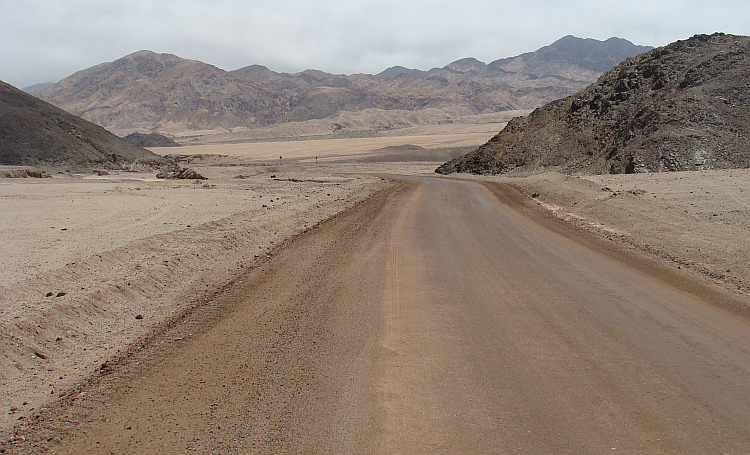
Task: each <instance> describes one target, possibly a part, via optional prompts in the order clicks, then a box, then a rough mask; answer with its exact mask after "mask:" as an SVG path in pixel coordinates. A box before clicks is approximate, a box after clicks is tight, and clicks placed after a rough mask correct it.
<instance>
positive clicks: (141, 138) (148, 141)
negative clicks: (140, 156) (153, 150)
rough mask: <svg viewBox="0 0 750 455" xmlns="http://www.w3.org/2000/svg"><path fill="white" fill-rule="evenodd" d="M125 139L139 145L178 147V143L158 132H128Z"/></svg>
mask: <svg viewBox="0 0 750 455" xmlns="http://www.w3.org/2000/svg"><path fill="white" fill-rule="evenodd" d="M124 139H125V140H126V141H129V142H132V143H133V144H136V145H139V146H141V147H179V146H180V144H178V143H177V142H175V141H173V140H172V139H170V138H168V137H166V136H164V135H162V134H159V133H148V134H146V133H130V134H128V135H127V136H125V138H124Z"/></svg>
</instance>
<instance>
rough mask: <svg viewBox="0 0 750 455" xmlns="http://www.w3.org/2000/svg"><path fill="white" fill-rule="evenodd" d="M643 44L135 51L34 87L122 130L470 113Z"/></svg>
mask: <svg viewBox="0 0 750 455" xmlns="http://www.w3.org/2000/svg"><path fill="white" fill-rule="evenodd" d="M647 49H649V48H647V47H643V46H635V45H633V44H632V43H630V42H628V41H625V40H622V39H614V38H613V39H610V40H607V41H603V42H602V41H596V40H583V39H579V38H574V37H565V38H563V39H561V40H559V41H557V42H555V43H553V44H552V45H550V46H546V47H545V48H542V49H540V50H539V51H536V52H533V53H529V54H524V55H522V56H518V57H514V58H510V59H504V60H498V61H496V62H492V63H490V64H489V65H487V64H484V63H482V62H479V61H478V60H475V59H463V60H459V61H456V62H453V63H451V64H450V65H447V66H446V67H444V68H439V69H433V70H430V71H428V72H424V71H419V70H406V69H404V70H399V68H391V69H389V70H386V71H384V72H383V73H381V74H378V75H369V74H355V75H335V74H329V73H325V72H323V71H318V70H307V71H303V72H301V73H296V74H287V73H276V72H274V71H271V70H269V69H268V68H266V67H263V66H260V65H252V66H248V67H245V68H241V69H238V70H235V71H231V72H226V71H223V70H221V69H219V68H216V67H214V66H211V65H207V64H205V63H201V62H197V61H193V60H186V59H181V58H179V57H176V56H174V55H169V54H155V53H153V52H149V51H141V52H137V53H135V54H132V55H129V56H127V57H124V58H122V59H119V60H117V61H115V62H112V63H104V64H101V65H98V66H96V67H93V68H89V69H87V70H84V71H81V72H79V73H76V74H74V75H72V76H70V77H68V78H66V79H63V80H62V81H60V82H58V83H57V84H55V85H53V86H51V87H48V88H46V89H44V90H40V91H37V92H35V95H37V96H39V97H40V98H42V99H44V100H47V101H49V102H51V103H53V104H55V105H57V106H59V107H62V108H63V109H65V110H67V111H69V112H72V113H74V114H76V115H80V116H82V117H83V118H86V119H88V120H90V121H93V122H95V123H97V124H100V125H102V126H104V127H106V128H108V129H110V130H111V131H115V132H117V133H118V134H122V135H125V134H128V133H131V132H134V131H140V132H144V131H148V132H159V133H162V134H167V135H173V136H174V135H183V136H185V135H188V134H201V132H216V131H221V132H227V131H236V130H241V129H247V128H255V127H258V126H264V125H270V124H277V123H282V122H294V121H306V120H313V119H323V118H326V117H329V116H331V115H336V114H338V113H340V112H344V111H349V112H352V111H361V110H365V109H381V110H403V111H419V110H424V109H451V110H455V109H456V108H460V109H463V110H464V111H466V112H471V113H474V114H479V113H487V112H497V111H502V110H509V109H531V108H535V107H538V106H541V105H543V104H544V103H546V102H549V101H552V100H554V99H557V98H560V97H562V96H566V95H569V94H571V93H574V92H575V91H577V90H580V89H581V88H583V87H584V86H585V85H586V84H588V83H590V82H593V81H594V80H595V78H596V77H597V76H599V75H600V74H601V73H602V72H604V71H605V70H607V69H609V68H611V67H612V66H614V65H615V64H616V63H617V62H619V61H621V60H623V59H624V58H627V57H630V56H633V55H636V54H638V53H640V52H643V51H645V50H647ZM398 126H404V125H394V127H398ZM406 126H408V125H406Z"/></svg>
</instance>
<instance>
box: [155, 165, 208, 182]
mask: <svg viewBox="0 0 750 455" xmlns="http://www.w3.org/2000/svg"><path fill="white" fill-rule="evenodd" d="M156 178H157V179H175V180H207V178H206V177H204V176H203V175H202V174H199V173H198V172H197V171H196V170H195V169H190V168H187V167H185V168H182V167H170V168H166V169H163V170H162V171H160V172H159V173H158V174H156Z"/></svg>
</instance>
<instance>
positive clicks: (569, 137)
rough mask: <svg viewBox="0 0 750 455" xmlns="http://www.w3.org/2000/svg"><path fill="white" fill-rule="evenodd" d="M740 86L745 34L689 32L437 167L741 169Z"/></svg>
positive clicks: (748, 131) (748, 148) (745, 162)
mask: <svg viewBox="0 0 750 455" xmlns="http://www.w3.org/2000/svg"><path fill="white" fill-rule="evenodd" d="M749 85H750V37H744V36H731V35H724V34H721V33H717V34H714V35H711V36H707V35H696V36H694V37H692V38H690V39H688V40H684V41H677V42H675V43H672V44H670V45H668V46H664V47H661V48H658V49H654V50H652V51H649V52H647V53H644V54H641V55H639V56H637V57H634V58H631V59H628V60H627V61H625V62H623V63H621V64H620V65H618V66H617V67H616V68H614V69H613V70H611V71H610V72H608V73H607V74H606V75H604V76H603V77H601V78H600V79H599V80H598V81H597V82H596V83H595V84H592V85H591V86H589V87H588V88H586V89H585V90H583V91H581V92H579V93H576V94H575V95H572V96H569V97H567V98H565V99H561V100H558V101H554V102H552V103H550V104H548V105H546V106H544V107H542V108H539V109H537V110H535V111H534V112H532V113H531V114H530V115H529V116H528V117H525V118H517V119H515V120H513V121H511V122H510V123H509V124H508V125H507V126H506V127H505V129H504V130H503V131H502V132H500V134H498V135H496V136H495V137H493V138H492V139H491V140H490V141H489V142H488V143H487V144H485V145H483V146H482V147H480V148H479V149H478V150H476V151H474V152H472V153H470V154H468V155H466V156H464V157H461V158H457V159H455V160H453V161H451V162H449V163H446V164H445V165H443V166H441V167H440V168H439V170H438V171H439V172H442V173H450V172H472V173H481V174H497V173H502V172H507V171H509V170H512V169H518V168H520V169H525V170H534V169H538V168H540V167H561V168H563V169H565V170H566V171H585V172H593V173H633V172H659V171H677V170H700V169H724V168H747V167H750V144H748V142H747V137H748V136H750V114H748V107H750V96H748V93H747V87H748V86H749Z"/></svg>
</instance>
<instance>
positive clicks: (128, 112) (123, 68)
mask: <svg viewBox="0 0 750 455" xmlns="http://www.w3.org/2000/svg"><path fill="white" fill-rule="evenodd" d="M34 94H35V95H37V96H39V97H40V98H41V99H44V100H45V101H48V102H50V103H52V104H54V105H56V106H59V107H61V108H63V109H65V110H66V111H68V112H71V113H73V114H75V115H80V116H81V117H83V118H85V119H86V120H89V121H91V122H94V123H96V124H98V125H102V126H104V127H105V128H107V129H109V130H112V131H118V132H119V131H122V130H133V131H152V130H154V129H159V132H166V133H169V132H172V131H187V130H192V131H199V130H215V129H219V128H223V129H230V130H231V129H232V128H237V127H250V126H253V125H268V124H272V123H275V122H277V121H279V120H280V119H285V118H286V115H285V111H286V107H285V102H284V100H283V99H282V98H281V97H280V96H279V94H277V93H275V92H274V91H272V90H269V89H267V88H266V87H264V86H262V85H261V84H257V83H255V82H253V81H251V80H249V79H247V78H241V77H237V76H234V75H232V74H230V73H227V72H226V71H224V70H221V69H219V68H216V67H215V66H212V65H208V64H205V63H201V62H198V61H195V60H187V59H183V58H179V57H176V56H174V55H170V54H156V53H154V52H150V51H140V52H136V53H134V54H131V55H128V56H126V57H123V58H121V59H119V60H116V61H114V62H112V63H103V64H101V65H97V66H94V67H92V68H89V69H86V70H83V71H80V72H78V73H76V74H73V75H72V76H69V77H67V78H65V79H63V80H62V81H60V82H58V83H56V84H54V85H52V86H50V87H48V88H46V89H44V90H41V91H38V92H34ZM152 132H153V131H152Z"/></svg>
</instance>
